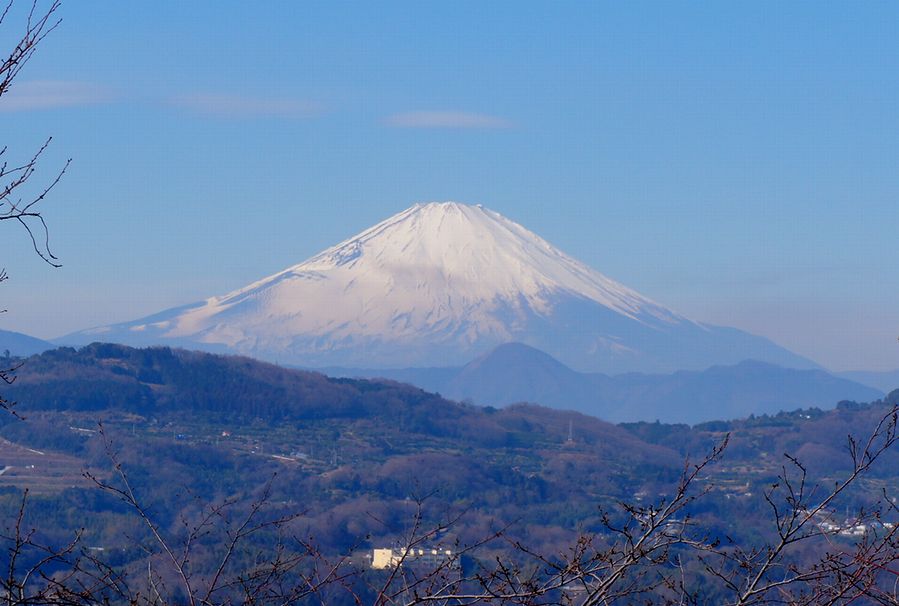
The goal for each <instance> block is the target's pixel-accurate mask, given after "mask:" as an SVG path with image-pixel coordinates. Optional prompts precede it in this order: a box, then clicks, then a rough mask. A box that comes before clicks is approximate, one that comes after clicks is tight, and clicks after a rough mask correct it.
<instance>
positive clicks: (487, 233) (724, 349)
mask: <svg viewBox="0 0 899 606" xmlns="http://www.w3.org/2000/svg"><path fill="white" fill-rule="evenodd" d="M93 341H105V342H117V343H125V344H130V345H153V344H165V345H173V346H179V347H185V348H190V349H204V350H207V351H214V352H228V353H239V354H244V355H249V356H253V357H256V358H260V359H265V360H270V361H277V362H280V363H282V364H292V365H303V366H318V367H321V366H344V367H365V368H372V367H377V368H398V367H409V366H417V367H422V366H459V365H462V364H465V363H466V362H467V361H468V360H471V359H472V358H473V357H475V356H478V355H483V354H486V353H488V352H490V351H491V350H493V349H494V348H495V347H497V346H498V345H502V344H504V343H510V342H522V343H526V344H528V345H530V346H533V347H536V348H538V349H540V350H542V351H546V352H548V353H549V354H551V355H552V356H553V357H555V358H556V359H558V360H560V361H561V362H563V363H564V364H566V365H567V366H569V367H571V368H573V369H576V370H578V371H582V372H603V373H606V374H615V373H621V372H626V371H642V372H672V371H675V370H680V369H694V370H700V369H704V368H708V367H709V366H711V365H713V364H736V363H737V362H739V361H741V360H744V359H758V360H764V361H766V362H770V363H774V364H778V365H781V366H786V367H793V368H818V366H817V365H816V364H815V363H814V362H812V361H811V360H808V359H806V358H803V357H801V356H799V355H796V354H794V353H792V352H790V351H787V350H786V349H784V348H782V347H780V346H778V345H776V344H774V343H772V342H771V341H769V340H767V339H764V338H762V337H758V336H754V335H751V334H748V333H745V332H742V331H740V330H737V329H734V328H726V327H720V326H711V325H707V324H702V323H699V322H695V321H693V320H690V319H688V318H685V317H684V316H682V315H680V314H678V313H676V312H674V311H671V310H670V309H667V308H666V307H664V306H662V305H660V304H659V303H656V302H654V301H652V300H650V299H649V298H647V297H645V296H643V295H641V294H639V293H637V292H636V291H634V290H632V289H630V288H628V287H626V286H624V285H622V284H619V283H618V282H615V281H614V280H611V279H609V278H607V277H606V276H604V275H602V274H600V273H599V272H597V271H595V270H594V269H592V268H590V267H588V266H586V265H585V264H583V263H581V262H579V261H577V260H575V259H573V258H571V257H570V256H568V255H566V254H565V253H563V252H561V251H560V250H559V249H557V248H555V247H554V246H552V245H551V244H549V243H548V242H546V241H545V240H543V239H542V238H540V237H539V236H538V235H536V234H534V233H533V232H531V231H529V230H527V229H525V228H524V227H522V226H521V225H519V224H517V223H515V222H513V221H511V220H509V219H507V218H505V217H503V216H502V215H500V214H498V213H496V212H493V211H490V210H488V209H486V208H483V207H481V206H468V205H464V204H458V203H454V202H446V203H429V204H416V205H415V206H413V207H411V208H409V209H407V210H405V211H403V212H401V213H399V214H397V215H394V216H393V217H390V218H388V219H386V220H385V221H383V222H381V223H379V224H377V225H375V226H374V227H371V228H370V229H367V230H365V231H363V232H362V233H360V234H358V235H356V236H354V237H352V238H350V239H348V240H346V241H344V242H342V243H340V244H338V245H336V246H334V247H332V248H329V249H327V250H325V251H323V252H321V253H319V254H318V255H315V256H314V257H312V258H310V259H308V260H307V261H305V262H303V263H300V264H299V265H294V266H292V267H289V268H287V269H285V270H284V271H281V272H279V273H277V274H275V275H272V276H269V277H267V278H263V279H261V280H259V281H257V282H254V283H253V284H250V285H248V286H246V287H244V288H240V289H238V290H235V291H233V292H231V293H229V294H226V295H224V296H217V297H211V298H209V299H206V300H205V301H200V302H197V303H193V304H189V305H184V306H182V307H178V308H174V309H169V310H166V311H163V312H160V313H157V314H155V315H152V316H148V317H146V318H141V319H139V320H135V321H132V322H126V323H122V324H115V325H109V326H101V327H98V328H94V329H90V330H84V331H81V332H77V333H74V334H71V335H68V336H67V337H64V338H62V339H59V340H58V341H57V342H58V343H60V344H73V345H78V344H88V343H91V342H93Z"/></svg>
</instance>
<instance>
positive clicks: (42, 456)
mask: <svg viewBox="0 0 899 606" xmlns="http://www.w3.org/2000/svg"><path fill="white" fill-rule="evenodd" d="M83 469H84V463H83V462H82V461H81V460H80V459H78V458H76V457H72V456H69V455H65V454H60V453H57V452H50V451H42V450H35V449H33V448H27V447H25V446H22V445H20V444H14V443H13V442H9V441H8V440H4V439H0V488H5V487H15V488H19V489H25V488H27V489H28V490H29V492H31V493H32V494H55V493H58V492H61V491H63V490H65V489H66V488H74V487H76V486H80V487H85V486H88V485H89V482H88V480H87V479H86V478H85V477H84V476H83V475H82V470H83Z"/></svg>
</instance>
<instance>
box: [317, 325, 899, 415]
mask: <svg viewBox="0 0 899 606" xmlns="http://www.w3.org/2000/svg"><path fill="white" fill-rule="evenodd" d="M322 371H323V372H325V373H327V374H329V375H334V376H347V377H367V378H376V377H382V378H387V379H393V380H396V381H403V382H405V383H411V384H413V385H417V386H419V387H421V388H423V389H427V390H429V391H436V392H440V393H441V394H443V395H445V396H447V397H450V398H454V399H457V400H465V401H472V402H474V403H477V404H481V405H493V406H504V405H508V404H513V403H518V402H533V403H537V404H541V405H543V406H549V407H551V408H557V409H563V410H576V411H578V412H582V413H584V414H588V415H591V416H595V417H599V418H601V419H604V420H606V421H611V422H614V423H619V422H633V421H653V420H659V421H662V422H666V423H690V424H694V423H701V422H704V421H712V420H716V419H737V418H741V417H747V416H749V415H752V414H756V415H758V414H777V413H778V412H781V411H784V410H795V409H797V408H807V407H814V406H819V407H820V406H827V405H828V404H831V403H834V402H838V401H840V400H855V401H872V400H876V399H878V398H880V397H881V396H883V394H884V392H885V391H890V389H886V390H884V391H881V390H878V389H874V388H872V387H868V386H866V385H863V384H860V383H856V382H854V381H851V380H848V379H845V378H839V377H835V376H833V375H831V374H829V373H827V372H825V371H823V370H815V369H807V370H800V369H792V368H783V367H780V366H776V365H774V364H769V363H766V362H759V361H756V360H744V361H742V362H740V363H738V364H734V365H730V366H713V367H711V368H707V369H705V370H702V371H685V370H682V371H678V372H675V373H672V374H643V373H625V374H621V375H615V376H609V375H605V374H600V373H579V372H576V371H574V370H572V369H571V368H569V367H567V366H565V365H564V364H562V363H561V362H559V361H558V360H556V359H555V358H553V357H552V356H550V355H548V354H546V353H544V352H542V351H539V350H536V349H534V348H532V347H528V346H527V345H523V344H521V343H508V344H506V345H501V346H499V347H497V348H496V349H494V350H493V351H491V352H490V353H488V354H485V355H483V356H480V357H478V358H476V359H475V360H472V361H471V362H469V363H468V364H466V365H464V366H460V367H445V368H406V369H396V370H378V369H341V368H327V369H322ZM895 386H897V387H899V382H897V383H896V384H895Z"/></svg>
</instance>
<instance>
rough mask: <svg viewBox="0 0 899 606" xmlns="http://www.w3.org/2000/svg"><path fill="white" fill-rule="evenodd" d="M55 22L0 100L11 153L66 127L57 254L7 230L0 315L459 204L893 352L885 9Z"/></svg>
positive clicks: (77, 323) (38, 318) (120, 316)
mask: <svg viewBox="0 0 899 606" xmlns="http://www.w3.org/2000/svg"><path fill="white" fill-rule="evenodd" d="M23 6H24V2H22V3H21V4H20V8H22V7H23ZM60 14H61V16H62V18H63V23H62V24H61V26H60V27H59V29H58V30H57V31H55V32H54V33H53V34H52V35H51V36H50V37H49V38H47V39H46V41H45V43H44V44H43V47H42V48H40V49H39V52H38V54H37V55H36V56H35V58H34V60H33V61H32V63H31V64H30V65H29V66H28V67H27V69H26V70H25V71H23V72H22V74H21V76H20V78H19V80H18V81H17V85H18V88H17V89H15V90H14V92H13V93H12V94H10V95H8V96H4V98H3V99H2V100H0V133H2V135H0V136H2V141H0V144H6V145H8V146H9V148H10V152H9V153H10V154H12V155H13V156H14V157H24V155H25V154H27V153H28V152H30V151H32V150H33V149H34V148H35V147H36V146H37V145H39V143H40V142H41V141H42V139H43V138H44V137H46V136H48V135H53V137H54V142H53V146H52V148H51V150H50V152H49V153H48V157H47V159H46V160H45V162H44V172H43V173H42V174H43V176H44V177H45V178H50V176H51V175H52V172H53V169H54V168H55V167H57V166H58V165H59V164H60V163H61V162H62V161H63V160H64V159H65V158H67V157H72V158H73V163H72V166H71V169H70V172H69V174H68V175H67V176H66V178H65V179H64V181H63V182H62V183H61V184H60V186H59V188H58V190H56V192H55V193H54V194H53V196H52V198H51V199H50V200H48V202H47V203H46V205H45V207H44V209H45V214H46V218H47V220H48V222H49V223H50V226H51V230H52V237H53V244H54V251H55V252H56V254H57V255H58V256H59V257H60V258H61V260H62V262H63V264H64V267H63V268H61V269H58V270H54V269H52V268H49V267H47V266H44V265H43V264H42V263H41V262H40V261H39V260H38V259H37V258H36V257H35V256H34V255H33V254H29V252H28V250H27V248H28V242H27V240H26V237H25V234H23V233H21V232H20V230H16V229H15V226H12V225H2V226H0V228H2V230H3V238H2V241H0V252H2V254H3V259H4V265H5V266H6V268H7V270H8V271H9V273H10V275H11V278H12V279H11V280H10V281H9V282H6V283H4V284H3V286H2V301H3V307H6V308H7V309H8V310H9V311H8V312H7V313H6V314H4V315H3V316H2V317H0V328H6V329H10V330H20V331H23V332H27V333H30V334H34V335H37V336H41V337H55V336H60V335H61V334H63V333H67V332H69V331H72V330H76V329H81V328H85V327H88V326H92V325H97V324H106V323H109V322H113V321H124V320H129V319H133V318H136V317H139V316H141V315H144V314H147V313H151V312H154V311H158V310H160V309H162V308H165V307H169V306H173V305H177V304H182V303H186V302H191V301H195V300H198V299H202V298H205V297H207V296H211V295H215V294H221V293H224V292H226V291H228V290H230V289H232V288H236V287H239V286H242V285H244V284H245V283H247V282H249V281H251V280H254V279H257V278H259V277H262V276H264V275H267V274H270V273H273V272H275V271H277V270H280V269H282V268H283V267H286V266H288V265H291V264H294V263H297V262H299V261H301V260H303V259H305V258H306V257H308V256H311V255H312V254H313V253H315V252H317V251H318V250H320V249H322V248H324V247H326V246H328V245H331V244H333V243H336V242H337V241H338V240H340V239H342V238H344V237H347V236H349V235H352V234H353V233H355V232H357V231H359V230H361V229H363V228H365V227H367V226H369V225H370V224H372V223H374V222H376V221H378V220H380V219H382V218H385V217H387V216H389V215H391V214H393V213H395V212H398V211H400V210H402V209H403V208H405V207H407V206H409V205H410V204H412V203H413V202H416V201H425V200H449V199H453V200H458V201H463V202H470V203H482V204H484V205H485V206H488V207H490V208H492V209H494V210H496V211H499V212H501V213H503V214H505V215H507V216H509V217H510V218H512V219H514V220H516V221H519V222H520V223H522V224H524V225H525V226H526V227H529V228H530V229H532V230H534V231H536V232H537V233H539V234H541V235H542V236H543V237H545V238H546V239H548V240H549V241H550V242H552V243H554V244H556V245H557V246H559V247H560V248H562V249H563V250H565V251H566V252H568V253H570V254H572V255H573V256H575V257H577V258H579V259H581V260H583V261H585V262H586V263H588V264H590V265H592V266H593V267H595V268H596V269H598V270H599V271H601V272H603V273H605V274H607V275H609V276H610V277H612V278H615V279H617V280H619V281H621V282H623V283H625V284H627V285H629V286H631V287H633V288H635V289H637V290H639V291H641V292H642V293H644V294H646V295H648V296H650V297H652V298H654V299H656V300H657V301H659V302H661V303H663V304H665V305H667V306H669V307H671V308H673V309H675V310H677V311H680V312H681V313H684V314H686V315H688V316H691V317H693V318H695V319H698V320H701V321H706V322H712V323H719V324H726V325H732V326H736V327H739V328H743V329H746V330H749V331H752V332H755V333H758V334H762V335H765V336H768V337H771V338H773V339H774V340H776V341H777V342H779V343H781V344H783V345H785V346H787V347H789V348H791V349H793V350H794V351H797V352H798V353H801V354H805V355H807V356H809V357H811V358H813V359H815V360H818V361H820V362H821V363H823V364H825V365H826V366H828V367H830V368H833V369H848V368H869V369H886V368H895V367H899V343H897V340H896V337H897V335H899V272H897V271H896V265H897V254H896V252H895V248H896V244H897V233H896V232H897V227H899V166H897V164H899V37H897V36H896V27H897V24H899V4H897V3H895V2H865V3H848V2H846V3H831V2H821V1H816V2H789V3H788V2H781V1H773V2H753V3H733V2H707V3H705V2H683V3H677V2H674V3H672V2H645V3H644V2H576V3H566V2H547V3H528V2H489V3H485V2H421V1H415V2H390V3H374V2H358V3H345V2H293V1H291V2H225V1H219V2H181V1H174V0H172V1H162V0H161V1H157V2H144V3H136V2H109V1H106V2H100V1H92V0H78V1H74V0H68V1H66V2H64V5H63V7H62V9H61V11H60ZM14 17H15V16H13V17H10V19H9V23H10V24H13V23H15V19H14ZM11 34H12V31H11V29H10V28H9V27H7V26H4V28H3V30H2V33H0V42H2V44H3V49H4V50H5V49H6V48H7V47H8V46H9V42H10V40H11V38H10V36H11ZM39 176H40V175H39Z"/></svg>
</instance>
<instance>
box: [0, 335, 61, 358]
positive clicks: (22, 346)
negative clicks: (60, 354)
mask: <svg viewBox="0 0 899 606" xmlns="http://www.w3.org/2000/svg"><path fill="white" fill-rule="evenodd" d="M55 347H56V345H54V344H53V343H50V342H49V341H44V340H42V339H38V338H36V337H29V336H28V335H26V334H22V333H20V332H13V331H11V330H0V354H2V353H3V352H5V351H9V353H10V355H12V356H19V357H24V356H30V355H33V354H37V353H41V352H43V351H47V350H48V349H54V348H55Z"/></svg>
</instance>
